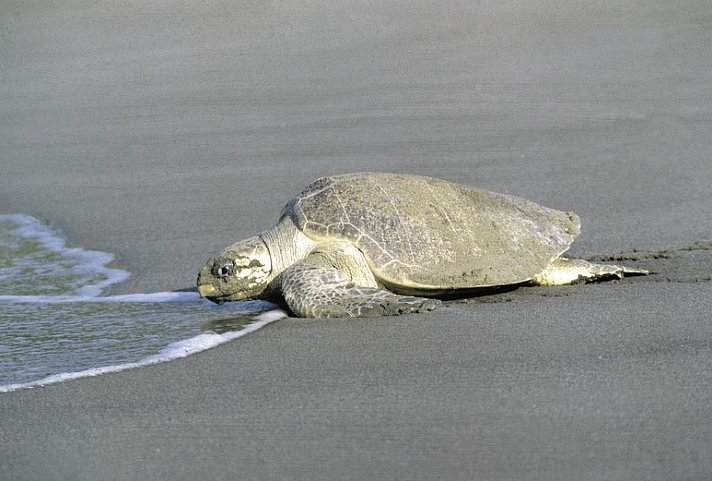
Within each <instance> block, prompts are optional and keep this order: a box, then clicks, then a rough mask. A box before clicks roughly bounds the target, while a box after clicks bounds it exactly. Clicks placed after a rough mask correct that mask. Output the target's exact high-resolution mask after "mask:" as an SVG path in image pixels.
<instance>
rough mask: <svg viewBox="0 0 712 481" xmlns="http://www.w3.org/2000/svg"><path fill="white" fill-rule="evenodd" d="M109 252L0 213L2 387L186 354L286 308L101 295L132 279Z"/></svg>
mask: <svg viewBox="0 0 712 481" xmlns="http://www.w3.org/2000/svg"><path fill="white" fill-rule="evenodd" d="M113 260H114V259H113V256H112V255H111V254H108V253H105V252H98V251H90V250H86V249H82V248H80V247H76V246H72V245H70V244H69V243H68V242H67V241H66V239H64V238H63V236H62V235H61V233H60V232H59V231H57V230H56V229H53V228H52V227H51V226H50V225H48V224H46V223H44V222H41V221H40V220H38V219H35V218H33V217H30V216H27V215H21V214H14V215H0V391H7V390H12V389H17V388H19V387H27V386H32V385H37V384H46V383H49V382H57V381H61V380H64V379H69V378H74V377H81V376H84V375H95V374H99V373H103V372H110V371H116V370H121V369H125V368H130V367H136V366H141V365H145V364H150V363H154V362H162V361H166V360H170V359H173V358H177V357H183V356H185V355H188V354H191V353H193V352H198V351H200V350H203V349H207V348H209V347H212V346H214V345H217V344H220V343H222V342H226V341H228V340H230V339H234V338H236V337H240V336H241V335H244V334H245V333H247V332H252V331H253V330H255V329H258V328H260V327H262V326H263V325H266V324H268V323H269V322H272V321H274V320H276V319H279V318H281V317H284V315H285V314H284V313H283V312H282V311H280V310H277V309H276V306H275V305H273V304H270V303H267V302H261V301H251V302H237V303H228V304H225V305H223V306H216V305H214V304H212V303H210V302H208V301H205V300H202V299H200V298H199V296H198V295H197V293H194V292H158V293H149V294H134V295H123V296H101V293H102V291H103V289H105V288H106V287H108V286H110V285H112V284H114V283H117V282H121V281H124V280H126V279H127V278H128V277H129V274H128V273H127V272H126V271H123V270H120V269H117V268H115V267H112V265H111V263H112V262H113ZM246 326H248V327H246Z"/></svg>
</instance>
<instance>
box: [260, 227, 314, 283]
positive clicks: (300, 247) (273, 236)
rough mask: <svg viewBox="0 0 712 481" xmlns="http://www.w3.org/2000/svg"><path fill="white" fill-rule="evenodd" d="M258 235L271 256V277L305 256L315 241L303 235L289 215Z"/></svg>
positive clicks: (276, 275)
mask: <svg viewBox="0 0 712 481" xmlns="http://www.w3.org/2000/svg"><path fill="white" fill-rule="evenodd" d="M259 237H260V238H261V239H262V241H263V242H264V243H265V245H266V246H267V249H268V250H269V254H270V257H271V258H272V276H273V277H272V279H275V278H277V277H278V276H279V275H280V274H281V273H282V272H283V271H284V270H285V269H286V268H287V267H289V266H291V265H292V264H294V263H295V262H297V261H299V260H300V259H303V258H305V257H306V256H307V255H308V254H309V252H311V251H312V250H313V249H314V246H315V245H316V243H315V242H314V241H313V240H311V239H309V238H308V237H307V236H305V235H304V234H303V233H302V232H301V231H300V230H299V229H297V227H296V226H295V225H294V222H292V219H291V218H290V217H289V216H284V217H282V218H281V219H280V221H279V222H278V223H277V225H276V226H274V227H272V228H271V229H267V230H266V231H264V232H262V233H261V234H260V235H259Z"/></svg>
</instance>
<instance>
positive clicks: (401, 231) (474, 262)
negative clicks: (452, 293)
mask: <svg viewBox="0 0 712 481" xmlns="http://www.w3.org/2000/svg"><path fill="white" fill-rule="evenodd" d="M284 214H285V215H290V216H291V217H292V219H293V221H294V223H295V225H296V226H297V227H298V228H299V229H301V230H302V231H303V232H304V233H305V234H306V235H307V236H309V237H311V238H312V239H315V240H344V241H348V242H351V243H353V244H354V245H356V246H357V247H358V248H359V249H361V251H363V252H364V254H365V255H366V257H367V259H368V261H369V265H370V266H371V268H372V269H373V272H374V274H375V275H376V276H377V277H378V278H379V279H380V280H381V281H383V282H384V283H385V284H386V285H391V286H404V287H411V288H423V289H445V290H447V289H459V288H474V287H480V286H495V285H504V284H512V283H517V282H523V281H526V280H528V279H530V278H531V277H532V276H534V275H535V274H537V273H539V272H540V271H542V270H543V269H544V267H545V266H546V265H547V263H548V262H549V261H550V260H551V259H553V258H555V257H557V256H559V255H560V254H561V253H562V252H564V251H565V250H566V249H568V247H569V245H570V244H571V243H572V242H573V240H574V239H575V237H576V236H577V235H578V233H579V228H580V221H579V218H578V216H576V214H574V213H571V212H568V213H567V212H562V211H558V210H554V209H549V208H547V207H543V206H540V205H538V204H536V203H534V202H530V201H528V200H525V199H521V198H519V197H514V196H509V195H505V194H497V193H493V192H488V191H484V190H478V189H474V188H470V187H467V186H463V185H459V184H455V183H452V182H447V181H444V180H440V179H433V178H429V177H420V176H413V175H401V174H380V173H361V174H346V175H340V176H333V177H324V178H321V179H318V180H316V181H314V182H313V183H312V184H310V185H309V186H308V187H307V188H306V189H305V190H304V191H303V192H302V193H301V194H299V195H298V196H296V197H295V198H294V199H293V200H292V201H290V202H289V203H288V204H287V206H286V207H285V211H284Z"/></svg>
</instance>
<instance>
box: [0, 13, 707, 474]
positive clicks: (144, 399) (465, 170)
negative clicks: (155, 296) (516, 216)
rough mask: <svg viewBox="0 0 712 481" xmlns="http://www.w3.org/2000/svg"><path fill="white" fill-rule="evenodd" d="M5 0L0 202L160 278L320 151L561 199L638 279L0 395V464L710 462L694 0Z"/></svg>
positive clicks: (69, 467) (399, 470)
mask: <svg viewBox="0 0 712 481" xmlns="http://www.w3.org/2000/svg"><path fill="white" fill-rule="evenodd" d="M519 3H521V2H511V3H509V2H496V3H495V2H491V3H489V4H486V5H479V6H478V8H477V9H475V8H474V7H473V6H472V5H471V4H469V3H467V2H464V3H461V4H460V3H458V4H455V2H432V3H425V2H417V3H416V2H414V3H413V4H412V5H410V4H409V5H407V6H404V5H403V4H395V3H391V2H378V3H376V2H372V3H371V2H363V3H361V2H360V3H353V2H340V1H338V2H329V3H325V4H320V3H319V2H312V1H306V2H300V3H299V5H298V6H296V7H290V6H288V5H287V6H284V5H281V6H269V5H264V2H241V4H240V5H239V6H232V5H228V4H218V3H205V4H201V5H199V6H198V5H196V6H194V7H189V6H184V5H179V4H172V3H171V4H165V5H160V6H156V5H153V4H149V3H148V2H146V3H143V2H137V3H134V4H132V5H131V6H126V5H124V4H121V5H118V4H116V3H114V2H107V3H105V4H104V3H99V4H97V3H96V2H84V1H80V0H78V1H73V2H62V4H61V5H60V4H57V5H55V4H53V3H50V2H47V3H46V4H44V5H43V4H41V3H35V4H33V6H32V7H30V6H26V5H25V4H23V3H15V4H10V5H5V6H3V7H2V15H0V38H1V39H2V44H3V48H2V49H0V66H1V67H2V68H0V113H1V115H0V166H1V170H2V174H1V175H0V211H2V212H23V213H27V214H32V215H38V216H42V217H45V218H48V219H51V220H52V221H53V222H55V223H56V224H57V225H58V226H60V227H61V228H62V229H63V230H64V231H65V232H66V234H67V235H68V236H69V238H70V239H72V240H74V241H75V242H77V243H78V244H80V245H82V246H84V247H87V248H93V249H101V250H105V251H108V252H114V253H117V254H118V255H119V264H120V265H121V266H124V267H125V268H127V269H128V270H130V271H131V272H132V273H133V274H134V276H133V278H132V279H131V280H130V281H128V282H127V283H125V284H122V285H120V286H118V287H117V288H115V289H114V290H113V291H114V293H127V292H151V291H159V290H169V289H186V288H191V287H192V286H193V283H194V279H195V276H196V274H197V271H198V269H199V268H200V266H201V265H202V264H203V262H204V261H205V259H206V258H207V257H208V256H209V255H210V254H212V253H214V252H215V251H216V250H218V249H221V248H222V247H224V246H225V245H227V244H229V243H231V242H234V241H235V240H238V239H240V238H244V237H247V236H249V235H253V234H255V233H257V232H259V231H260V230H262V229H264V228H267V227H270V226H271V225H273V223H274V222H275V220H276V218H277V216H278V214H279V211H280V209H281V207H282V205H283V204H284V202H285V201H286V200H287V199H289V197H290V196H291V195H293V194H294V193H296V192H298V191H299V190H300V189H301V188H302V187H303V186H304V185H306V183H308V182H309V181H310V180H312V179H314V178H316V177H319V176H321V175H327V174H333V173H341V172H350V171H360V170H379V171H396V172H410V173H418V174H424V175H432V176H438V177H442V178H446V179H450V180H455V181H459V182H462V183H466V184H470V185H474V186H478V187H482V188H487V189H491V190H496V191H500V192H506V193H511V194H516V195H520V196H523V197H527V198H529V199H531V200H534V201H537V202H539V203H542V204H544V205H547V206H551V207H555V208H560V209H565V210H574V211H576V212H577V213H578V214H579V215H580V216H581V217H582V220H583V232H582V234H581V236H580V237H579V239H578V240H577V241H576V243H575V244H574V247H573V248H572V254H573V255H577V256H584V257H594V256H603V257H609V256H612V257H623V258H625V261H623V260H622V261H621V262H625V263H628V264H631V265H633V266H640V267H645V268H649V269H652V270H654V271H656V272H657V274H656V275H654V276H650V277H647V278H632V279H627V280H624V281H622V282H616V283H607V284H598V285H588V286H572V287H566V288H555V289H534V288H528V289H520V290H518V291H515V292H512V293H507V294H503V295H500V296H495V297H489V298H484V299H478V300H473V301H469V302H452V303H448V304H447V305H445V306H444V307H443V308H441V309H439V310H437V311H434V312H432V313H428V314H424V315H412V316H403V317H397V318H384V319H366V320H356V321H354V320H332V321H328V322H324V321H313V320H305V319H288V320H284V321H280V322H277V323H275V324H272V325H270V326H268V327H266V328H264V329H262V330H260V331H258V332H257V333H254V334H252V335H249V336H247V337H245V338H242V339H239V340H238V341H236V342H233V343H229V344H227V345H224V346H221V347H218V348H216V349H213V350H210V351H207V352H204V353H201V354H198V355H195V356H193V357H189V358H187V359H184V360H178V361H174V362H170V363H167V364H162V365H158V366H151V367H147V368H144V369H139V370H133V371H128V372H123V373H118V374H112V375H106V376H101V377H97V378H91V379H84V380H79V381H73V382H67V383H64V384H59V385H53V386H49V387H46V388H41V389H32V390H27V391H18V392H14V393H7V394H2V395H0V416H1V418H2V421H0V478H1V479H8V480H15V479H72V480H83V479H127V480H128V479H305V480H306V479H308V480H318V479H324V480H333V479H354V480H356V479H375V478H381V479H409V480H414V479H450V480H457V479H463V480H468V479H492V480H494V479H546V480H553V479H562V480H564V479H565V480H572V479H576V480H578V479H582V480H588V479H591V480H593V479H620V480H637V479H640V480H657V479H659V480H670V479H707V478H709V477H710V476H712V461H711V460H710V457H709V452H711V451H712V441H711V440H712V421H711V420H712V398H711V393H712V344H711V343H710V339H712V318H711V317H710V315H709V313H710V312H712V301H711V300H710V299H712V295H711V294H712V282H710V276H711V275H712V250H710V244H709V241H710V240H712V200H710V199H712V195H711V194H712V187H710V186H712V167H711V166H710V165H711V164H710V159H712V141H710V136H709V132H710V125H712V123H711V121H712V63H710V61H709V52H710V51H712V37H710V36H709V33H708V32H709V31H711V30H712V18H710V16H709V15H708V14H707V10H708V8H707V7H708V6H707V4H706V2H702V1H697V2H696V1H685V2H682V3H677V4H675V5H672V4H669V2H662V1H660V2H652V3H651V2H648V3H646V4H644V5H640V4H634V3H633V2H599V3H596V4H590V3H577V4H573V3H571V4H569V3H566V4H559V3H555V2H536V3H535V4H530V5H525V6H522V5H519Z"/></svg>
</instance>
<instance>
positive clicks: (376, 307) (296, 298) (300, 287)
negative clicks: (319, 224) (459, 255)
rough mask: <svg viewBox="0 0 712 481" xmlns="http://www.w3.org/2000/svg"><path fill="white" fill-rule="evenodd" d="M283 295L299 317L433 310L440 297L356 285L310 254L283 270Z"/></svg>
mask: <svg viewBox="0 0 712 481" xmlns="http://www.w3.org/2000/svg"><path fill="white" fill-rule="evenodd" d="M282 295H283V296H284V299H285V301H287V305H288V306H289V308H290V309H291V310H292V312H293V313H294V314H296V315H297V316H299V317H317V318H326V317H378V316H395V315H398V314H407V313H411V312H420V311H431V310H433V309H435V308H436V307H437V306H438V305H440V301H439V300H437V299H428V298H424V297H412V296H399V295H397V294H393V293H392V292H389V291H384V290H382V289H378V288H375V287H363V286H358V285H356V284H354V283H353V282H352V281H351V280H350V279H349V278H348V277H347V275H345V274H344V273H343V272H341V271H340V270H339V269H337V268H335V267H333V266H331V265H326V263H325V262H323V257H321V256H309V257H307V258H306V259H304V260H302V261H299V262H297V263H295V264H293V265H292V266H290V267H289V268H288V269H287V270H286V271H284V272H283V273H282Z"/></svg>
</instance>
